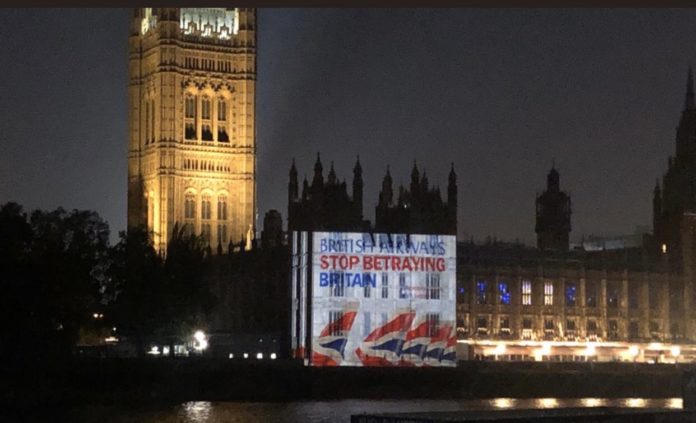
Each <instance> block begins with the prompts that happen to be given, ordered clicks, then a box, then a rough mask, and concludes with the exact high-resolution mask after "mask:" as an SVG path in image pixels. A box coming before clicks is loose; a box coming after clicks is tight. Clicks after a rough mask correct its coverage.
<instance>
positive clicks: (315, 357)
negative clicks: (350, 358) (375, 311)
mask: <svg viewBox="0 0 696 423" xmlns="http://www.w3.org/2000/svg"><path fill="white" fill-rule="evenodd" d="M356 314H357V305H350V306H348V308H347V309H346V310H345V311H344V312H343V315H342V316H341V317H340V318H339V319H337V320H335V321H333V322H329V324H328V325H326V326H325V327H324V329H323V330H322V331H321V333H320V334H319V336H318V337H317V338H315V339H314V342H313V343H312V347H313V349H314V350H313V351H312V365H314V366H340V365H341V362H343V360H344V359H345V355H344V351H345V349H346V344H347V343H348V334H349V333H350V330H351V328H352V327H353V321H355V316H356Z"/></svg>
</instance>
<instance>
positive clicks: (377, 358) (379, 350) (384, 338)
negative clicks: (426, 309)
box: [355, 311, 416, 366]
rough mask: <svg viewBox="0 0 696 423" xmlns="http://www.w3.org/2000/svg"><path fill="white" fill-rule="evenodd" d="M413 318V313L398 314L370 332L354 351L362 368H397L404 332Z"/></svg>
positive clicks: (414, 314) (414, 315)
mask: <svg viewBox="0 0 696 423" xmlns="http://www.w3.org/2000/svg"><path fill="white" fill-rule="evenodd" d="M415 317H416V313H415V312H413V311H408V312H405V313H400V314H397V315H396V317H394V318H393V319H392V320H391V321H389V322H388V323H387V324H385V325H383V326H381V327H379V328H377V329H375V330H374V331H372V333H370V334H369V335H368V336H367V338H365V339H364V340H363V343H362V345H361V346H360V347H358V348H357V349H356V350H355V354H356V355H357V356H358V358H359V359H360V361H361V362H362V364H363V366H395V365H396V366H398V365H399V357H400V355H401V347H402V346H403V344H404V340H405V337H406V332H407V331H408V328H409V327H411V323H412V322H413V319H414V318H415Z"/></svg>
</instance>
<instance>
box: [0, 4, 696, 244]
mask: <svg viewBox="0 0 696 423" xmlns="http://www.w3.org/2000/svg"><path fill="white" fill-rule="evenodd" d="M129 19H130V12H129V11H128V10H119V9H98V10H80V9H64V10H40V9H39V10H9V9H3V10H1V11H0V57H2V64H1V65H0V69H1V72H2V77H1V78H0V93H1V94H0V202H5V201H17V202H19V203H21V204H23V205H25V207H27V208H30V209H31V208H37V207H39V208H54V207H57V206H63V207H65V208H68V209H72V208H86V209H94V210H96V211H98V212H99V213H100V214H101V215H102V216H103V217H104V218H105V219H106V220H108V222H109V223H110V225H111V228H112V231H114V232H115V231H118V230H121V229H124V227H125V222H126V149H127V146H126V144H127V138H126V129H127V114H126V111H127V63H126V61H127V34H128V25H129ZM258 54H259V59H258V85H257V91H258V98H257V102H258V106H257V116H258V165H259V178H258V193H259V222H261V221H262V218H263V214H264V213H265V212H266V211H267V210H268V209H271V208H275V209H278V210H280V211H281V213H282V214H283V217H284V218H285V215H286V207H287V204H286V199H287V169H288V167H289V165H290V160H291V158H292V157H295V158H296V161H297V164H298V170H299V172H300V177H302V175H303V174H304V173H307V174H308V175H309V176H310V177H311V173H312V165H313V163H314V159H315V157H316V153H317V151H321V153H322V158H323V159H324V165H325V169H328V165H329V162H330V161H331V160H334V161H335V167H336V171H337V172H338V175H339V177H340V178H352V174H351V169H352V166H353V163H354V162H355V156H356V155H357V154H360V158H361V162H362V164H363V171H364V179H365V184H366V189H365V201H364V208H365V210H366V213H367V216H366V217H367V218H369V219H373V218H374V206H375V203H376V201H377V192H378V187H379V186H380V185H381V180H382V177H383V175H384V172H385V169H386V166H387V164H389V165H391V169H392V176H393V178H394V180H395V182H396V183H397V184H398V183H399V182H400V181H401V182H404V183H408V180H409V173H410V168H411V166H412V163H413V159H414V158H415V159H417V160H418V164H419V167H420V168H421V169H423V168H425V169H426V171H427V174H428V177H429V180H430V181H431V183H434V184H440V185H441V187H442V188H443V191H445V190H444V188H445V185H446V181H447V173H448V171H449V163H450V162H454V163H455V168H456V172H457V175H458V181H459V226H460V235H464V236H467V237H468V236H474V237H475V238H476V239H483V238H484V237H485V236H487V235H491V236H497V237H498V239H506V240H513V239H515V238H519V239H520V240H523V241H525V242H528V243H532V242H533V240H534V196H535V193H536V192H537V191H539V190H541V189H543V188H544V184H545V181H546V173H547V172H548V170H549V168H550V166H551V161H552V159H553V158H555V161H556V167H557V168H558V169H559V171H560V174H561V186H562V188H563V189H566V190H569V191H570V192H571V196H572V201H573V209H574V214H573V219H572V223H573V232H572V233H571V238H572V239H574V240H575V239H579V238H580V237H581V236H582V235H583V234H585V235H588V234H595V235H609V234H621V233H631V232H632V231H633V230H634V227H635V226H636V225H647V224H649V222H650V221H651V193H652V188H653V186H654V184H655V178H656V177H659V176H661V175H662V172H663V171H664V170H665V168H666V163H667V157H668V156H669V155H670V154H672V153H673V152H674V135H675V131H674V130H675V127H676V125H677V123H678V119H679V113H680V111H681V107H682V105H683V96H684V89H685V79H686V72H687V67H688V65H689V63H694V64H696V60H695V59H696V11H692V10H625V9H622V10H588V9H581V10H561V9H553V10H539V9H535V10H519V9H516V10H504V9H490V10H476V9H457V10H447V9H433V10H427V9H420V10H407V9H399V10H388V9H375V10H350V9H308V10H304V9H292V10H282V9H273V10H268V9H265V10H261V11H260V13H259V50H258ZM349 183H350V180H349Z"/></svg>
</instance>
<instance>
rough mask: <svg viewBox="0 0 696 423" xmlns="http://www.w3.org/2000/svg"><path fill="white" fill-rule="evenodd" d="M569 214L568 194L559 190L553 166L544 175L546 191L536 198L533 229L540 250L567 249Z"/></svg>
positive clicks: (556, 173) (558, 182) (557, 175)
mask: <svg viewBox="0 0 696 423" xmlns="http://www.w3.org/2000/svg"><path fill="white" fill-rule="evenodd" d="M570 214H571V211H570V196H569V195H568V194H567V193H565V192H563V191H561V189H560V176H559V174H558V171H557V170H556V168H555V166H554V167H552V168H551V170H550V171H549V173H548V175H547V177H546V191H544V192H543V193H542V194H541V195H539V196H537V198H536V227H535V231H536V233H537V247H538V248H539V249H540V250H546V249H551V250H560V251H568V246H569V235H570V229H571V228H570Z"/></svg>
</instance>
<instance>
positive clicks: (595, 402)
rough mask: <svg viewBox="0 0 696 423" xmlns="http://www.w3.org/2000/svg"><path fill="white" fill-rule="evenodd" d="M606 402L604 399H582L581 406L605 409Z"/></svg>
mask: <svg viewBox="0 0 696 423" xmlns="http://www.w3.org/2000/svg"><path fill="white" fill-rule="evenodd" d="M605 402H606V401H605V400H604V399H603V398H581V399H580V404H581V405H582V406H583V407H603V406H604V404H605Z"/></svg>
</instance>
